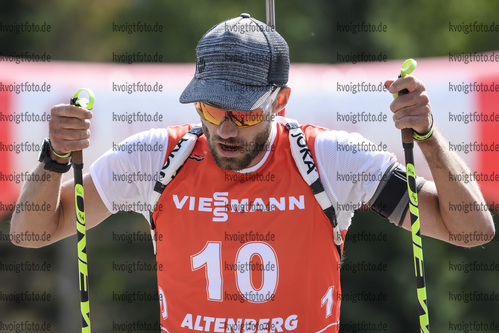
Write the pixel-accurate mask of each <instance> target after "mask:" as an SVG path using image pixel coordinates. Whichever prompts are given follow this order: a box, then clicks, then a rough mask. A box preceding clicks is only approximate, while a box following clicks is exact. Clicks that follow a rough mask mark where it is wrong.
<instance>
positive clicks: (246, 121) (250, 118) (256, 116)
mask: <svg viewBox="0 0 499 333" xmlns="http://www.w3.org/2000/svg"><path fill="white" fill-rule="evenodd" d="M231 120H232V122H234V123H235V124H236V125H238V126H241V127H244V126H253V125H256V124H258V123H260V122H262V120H263V112H262V109H257V110H253V111H249V112H248V111H231Z"/></svg>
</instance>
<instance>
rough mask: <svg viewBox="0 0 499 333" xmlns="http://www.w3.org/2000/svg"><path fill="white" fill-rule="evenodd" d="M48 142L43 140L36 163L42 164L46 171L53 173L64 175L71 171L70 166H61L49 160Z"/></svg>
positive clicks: (46, 139)
mask: <svg viewBox="0 0 499 333" xmlns="http://www.w3.org/2000/svg"><path fill="white" fill-rule="evenodd" d="M50 150H51V147H50V141H49V139H48V138H45V139H43V142H42V150H41V151H40V155H38V162H42V163H44V164H45V165H44V169H45V170H48V171H53V172H57V173H66V172H68V171H69V169H71V164H69V163H67V164H61V163H57V162H56V161H54V160H53V159H52V158H50Z"/></svg>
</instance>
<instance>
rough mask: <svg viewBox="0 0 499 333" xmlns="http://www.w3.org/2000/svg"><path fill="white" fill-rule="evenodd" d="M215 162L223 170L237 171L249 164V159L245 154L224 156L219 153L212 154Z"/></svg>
mask: <svg viewBox="0 0 499 333" xmlns="http://www.w3.org/2000/svg"><path fill="white" fill-rule="evenodd" d="M213 157H214V160H215V163H216V164H217V165H218V166H219V167H220V168H222V169H224V170H229V171H239V170H242V169H245V168H247V167H248V165H250V163H251V160H249V161H248V158H246V157H247V156H244V155H243V156H236V157H224V156H220V155H218V154H217V155H216V156H213Z"/></svg>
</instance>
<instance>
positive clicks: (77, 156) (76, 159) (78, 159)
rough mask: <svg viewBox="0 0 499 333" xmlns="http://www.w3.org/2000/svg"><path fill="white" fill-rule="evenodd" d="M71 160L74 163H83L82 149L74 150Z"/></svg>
mask: <svg viewBox="0 0 499 333" xmlns="http://www.w3.org/2000/svg"><path fill="white" fill-rule="evenodd" d="M71 162H73V163H74V164H83V153H82V151H81V150H78V151H74V152H72V154H71Z"/></svg>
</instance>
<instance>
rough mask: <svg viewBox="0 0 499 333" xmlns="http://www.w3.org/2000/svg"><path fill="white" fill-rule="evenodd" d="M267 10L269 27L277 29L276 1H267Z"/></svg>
mask: <svg viewBox="0 0 499 333" xmlns="http://www.w3.org/2000/svg"><path fill="white" fill-rule="evenodd" d="M265 9H266V15H267V25H268V26H269V27H271V28H272V29H275V6H274V0H265Z"/></svg>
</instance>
